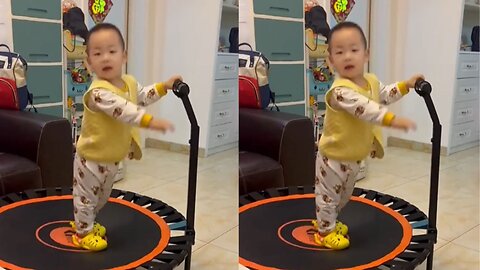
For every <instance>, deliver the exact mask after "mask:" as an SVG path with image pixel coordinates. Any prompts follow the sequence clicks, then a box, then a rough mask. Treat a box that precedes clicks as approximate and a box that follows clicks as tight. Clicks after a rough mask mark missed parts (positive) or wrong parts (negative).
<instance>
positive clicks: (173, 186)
mask: <svg viewBox="0 0 480 270" xmlns="http://www.w3.org/2000/svg"><path fill="white" fill-rule="evenodd" d="M237 155H238V152H237V151H236V150H229V151H225V152H222V153H219V154H216V155H213V156H210V157H208V158H200V159H199V168H198V193H197V212H196V226H195V227H196V231H197V242H196V244H195V245H194V253H193V258H192V269H195V270H197V269H199V270H202V269H208V270H215V269H219V270H220V269H222V270H225V269H238V246H237V245H238V215H237V213H238V211H237V205H238V196H237V194H238V193H237V191H238V187H237V184H238V180H237V174H238V158H237ZM187 168H188V156H187V155H184V154H178V153H172V152H167V151H163V150H155V149H147V150H146V151H145V157H144V159H143V160H142V161H141V162H129V163H128V164H127V176H126V179H124V180H122V181H120V182H118V183H116V184H115V188H119V189H126V190H130V191H135V192H138V193H140V194H145V195H148V196H152V197H154V198H158V199H160V200H163V201H165V202H166V203H168V204H170V205H172V206H173V207H175V208H176V209H178V210H180V211H181V212H182V213H185V209H186V189H187V185H186V178H187ZM429 175H430V154H426V153H420V152H414V151H409V150H405V149H400V148H388V149H387V151H386V155H385V158H384V159H382V160H370V161H369V163H368V175H367V177H366V178H365V179H363V180H361V181H360V182H358V184H357V186H359V187H364V188H369V189H374V190H377V191H380V192H383V193H388V194H391V195H395V196H399V197H402V198H404V199H405V200H407V201H409V202H411V203H413V204H415V205H416V206H418V207H419V208H420V209H422V211H424V212H425V213H428V192H429V180H430V177H429ZM479 211H480V208H479V148H473V149H470V150H466V151H463V152H460V153H457V154H454V155H451V156H448V157H441V168H440V190H439V204H438V231H439V235H438V243H437V244H436V253H435V256H434V269H435V270H437V269H440V270H450V269H452V270H453V269H455V270H471V269H479V267H480V259H479V257H480V246H479V224H480V222H479ZM182 268H183V267H182ZM179 269H181V268H179ZM418 269H425V265H421V266H419V267H418Z"/></svg>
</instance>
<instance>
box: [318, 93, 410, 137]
mask: <svg viewBox="0 0 480 270" xmlns="http://www.w3.org/2000/svg"><path fill="white" fill-rule="evenodd" d="M327 99H328V102H329V105H330V106H331V107H332V108H334V109H337V110H344V111H346V112H347V113H349V114H351V115H353V116H355V117H357V118H359V119H361V120H363V121H366V122H370V123H372V124H375V125H380V126H387V127H394V128H399V129H404V130H406V131H408V130H410V129H415V123H414V122H413V121H410V120H408V119H406V118H402V117H397V116H395V114H394V113H392V112H390V111H388V109H387V107H385V106H383V105H381V104H379V103H377V102H375V101H373V100H371V99H369V98H367V97H365V96H363V95H361V94H359V93H357V92H355V91H354V90H352V89H349V88H346V87H337V88H335V89H333V90H332V91H331V93H330V94H329V96H328V97H327Z"/></svg>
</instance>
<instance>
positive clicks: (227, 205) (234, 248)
mask: <svg viewBox="0 0 480 270" xmlns="http://www.w3.org/2000/svg"><path fill="white" fill-rule="evenodd" d="M126 172H127V174H126V177H125V179H123V180H121V181H119V182H117V183H115V185H114V188H117V189H123V190H129V191H133V192H137V193H139V194H142V195H147V196H150V197H153V198H157V199H160V200H162V201H164V202H165V203H167V204H169V205H170V206H172V207H174V208H175V209H177V210H178V211H180V212H181V213H182V214H184V215H186V208H187V176H188V155H185V154H180V153H174V152H168V151H164V150H156V149H150V148H149V149H146V150H145V151H144V157H143V159H142V160H141V161H129V162H128V163H127V165H126ZM237 194H238V151H237V150H236V149H232V150H228V151H225V152H222V153H218V154H215V155H212V156H209V157H208V158H199V165H198V177H197V200H196V215H195V230H196V241H195V245H194V246H193V251H194V252H193V256H192V267H191V268H192V269H195V270H196V269H199V270H202V269H205V270H206V269H209V270H215V269H218V270H220V269H222V270H225V269H236V268H238V195H237ZM178 269H183V265H180V267H178Z"/></svg>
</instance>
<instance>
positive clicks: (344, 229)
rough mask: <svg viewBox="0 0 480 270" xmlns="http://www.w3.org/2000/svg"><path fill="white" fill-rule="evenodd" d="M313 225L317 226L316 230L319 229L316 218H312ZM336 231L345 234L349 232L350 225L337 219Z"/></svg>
mask: <svg viewBox="0 0 480 270" xmlns="http://www.w3.org/2000/svg"><path fill="white" fill-rule="evenodd" d="M312 225H313V227H315V230H317V231H318V223H317V220H316V219H314V220H312ZM335 232H336V233H338V234H341V235H343V236H345V235H347V234H348V226H347V225H345V224H343V223H342V222H340V221H338V220H337V222H336V223H335Z"/></svg>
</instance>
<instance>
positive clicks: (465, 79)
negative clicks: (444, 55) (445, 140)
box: [448, 52, 480, 154]
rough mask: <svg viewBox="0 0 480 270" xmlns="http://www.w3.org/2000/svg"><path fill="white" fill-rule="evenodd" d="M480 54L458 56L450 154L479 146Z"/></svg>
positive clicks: (467, 53)
mask: <svg viewBox="0 0 480 270" xmlns="http://www.w3.org/2000/svg"><path fill="white" fill-rule="evenodd" d="M479 59H480V53H476V52H460V53H459V54H458V64H457V81H456V86H455V89H454V90H455V93H454V97H453V102H454V103H453V107H452V112H451V117H452V118H451V120H452V121H451V124H452V126H451V128H450V144H449V147H448V148H449V149H448V153H450V154H451V153H454V152H457V151H460V150H463V149H467V148H469V147H473V146H476V145H478V143H479V141H480V138H479V116H480V115H479V104H478V99H479V72H480V69H479V65H480V61H479Z"/></svg>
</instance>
